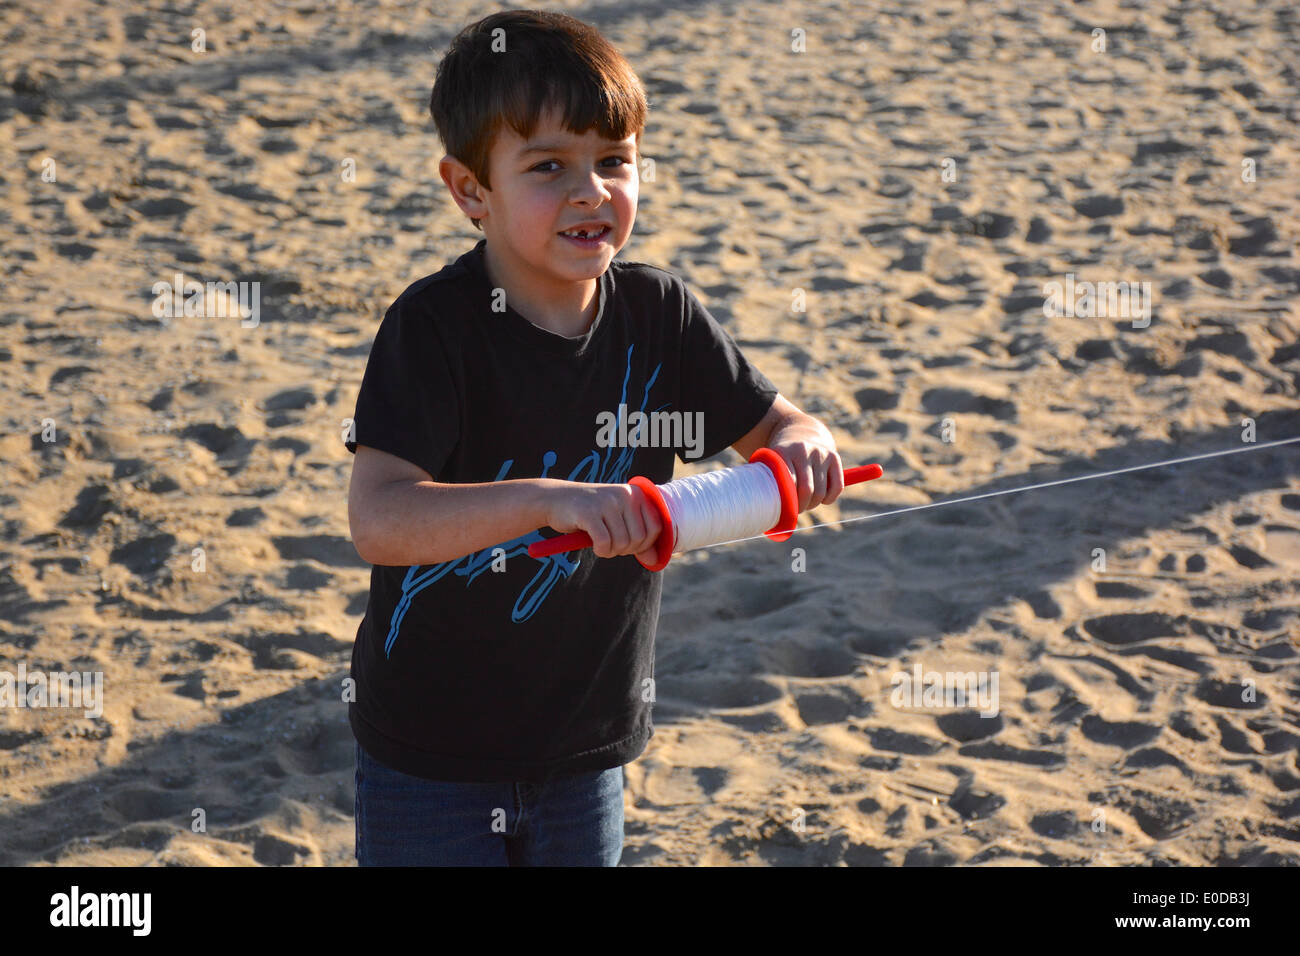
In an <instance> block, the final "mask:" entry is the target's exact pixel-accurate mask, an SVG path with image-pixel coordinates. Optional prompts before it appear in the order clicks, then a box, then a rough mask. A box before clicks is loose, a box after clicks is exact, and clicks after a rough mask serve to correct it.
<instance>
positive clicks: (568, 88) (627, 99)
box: [498, 76, 645, 141]
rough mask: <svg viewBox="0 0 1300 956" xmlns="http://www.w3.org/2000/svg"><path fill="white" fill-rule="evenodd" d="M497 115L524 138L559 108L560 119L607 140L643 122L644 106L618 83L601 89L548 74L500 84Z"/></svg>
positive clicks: (623, 136) (626, 134)
mask: <svg viewBox="0 0 1300 956" xmlns="http://www.w3.org/2000/svg"><path fill="white" fill-rule="evenodd" d="M499 106H500V109H499V111H498V115H499V116H501V118H502V120H503V121H504V122H506V123H509V124H510V126H511V128H513V129H514V131H515V132H516V133H518V134H519V135H520V136H522V137H523V138H524V139H528V138H529V137H531V136H532V135H533V133H534V132H536V129H537V125H538V123H539V121H540V120H541V118H542V117H543V116H544V115H545V114H546V112H547V111H548V110H550V109H558V110H559V112H560V117H561V119H560V122H561V125H563V126H564V127H565V128H566V129H568V130H569V131H570V132H573V133H577V134H578V135H581V134H583V133H585V132H587V130H590V129H594V130H595V131H596V133H597V134H598V135H600V136H602V137H603V138H605V139H608V140H614V141H618V140H623V139H626V138H627V137H629V136H631V135H632V134H633V133H636V132H638V131H639V130H640V129H641V127H642V126H643V125H644V122H645V116H644V110H642V109H640V108H639V107H640V104H639V103H638V102H637V99H636V97H635V96H634V95H632V94H631V93H629V92H626V91H624V90H623V89H621V88H619V87H614V86H612V87H611V88H609V89H608V90H605V89H601V88H600V87H599V86H596V85H595V84H593V83H591V82H590V80H587V79H586V78H580V77H576V76H575V77H566V76H549V77H547V78H546V80H545V81H544V82H543V83H541V84H534V85H529V86H524V85H523V84H503V87H502V93H501V102H500V104H499Z"/></svg>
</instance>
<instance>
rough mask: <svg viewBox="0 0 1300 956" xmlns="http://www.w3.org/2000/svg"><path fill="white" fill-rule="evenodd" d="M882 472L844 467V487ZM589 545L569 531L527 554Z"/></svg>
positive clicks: (584, 537)
mask: <svg viewBox="0 0 1300 956" xmlns="http://www.w3.org/2000/svg"><path fill="white" fill-rule="evenodd" d="M884 473H885V471H884V469H883V468H881V467H880V466H879V465H858V466H857V467H855V468H845V469H844V487H845V488H847V487H848V486H849V485H856V484H860V483H861V482H864V481H871V479H873V478H879V477H880V476H881V475H883V474H884ZM591 545H592V541H591V535H589V534H587V532H585V531H571V532H569V533H568V534H562V535H559V536H558V537H555V538H547V539H546V540H545V541H534V542H533V543H532V544H530V545H529V546H528V556H529V557H530V558H546V557H550V556H551V555H552V554H560V553H561V552H563V551H580V550H582V549H583V548H590V547H591Z"/></svg>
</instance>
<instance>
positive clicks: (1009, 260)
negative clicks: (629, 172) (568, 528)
mask: <svg viewBox="0 0 1300 956" xmlns="http://www.w3.org/2000/svg"><path fill="white" fill-rule="evenodd" d="M1146 6H1147V9H1146V10H1139V9H1133V8H1132V7H1131V5H1127V4H1119V3H1076V4H1064V3H1042V4H1028V5H1026V4H1022V3H1018V2H1015V0H1002V2H973V3H969V4H966V3H959V2H951V3H943V4H940V3H934V4H928V3H927V4H918V3H883V2H865V0H864V2H853V3H848V2H844V3H816V4H814V3H798V2H794V3H785V2H783V3H773V2H758V3H746V4H743V5H742V4H739V3H734V2H717V3H709V4H695V3H678V4H674V3H665V2H637V0H632V2H623V3H616V4H615V3H600V4H586V5H583V4H576V3H559V4H548V8H551V9H558V10H564V11H567V12H570V13H572V14H574V15H576V16H579V17H581V18H583V19H585V20H588V21H589V22H591V23H593V24H594V25H596V26H598V27H599V28H600V29H601V30H602V31H603V32H604V33H605V34H606V35H607V36H608V37H609V38H610V39H611V40H612V41H613V42H614V43H615V44H616V45H618V46H619V48H620V49H622V50H623V51H624V52H625V54H626V55H627V56H628V58H629V60H630V61H631V62H632V64H633V66H634V67H635V68H636V69H637V70H638V72H639V74H640V75H641V77H642V79H643V81H644V83H645V86H646V89H647V93H648V95H649V97H650V100H651V118H650V121H649V125H648V127H647V130H646V134H645V138H644V141H643V152H644V154H645V155H646V156H648V157H650V158H652V159H654V160H655V170H654V171H655V176H654V180H653V181H647V182H644V183H643V184H642V187H641V203H640V212H639V216H638V219H637V223H636V227H635V230H634V233H633V237H632V240H631V242H630V243H629V245H628V246H627V247H626V248H625V249H624V250H623V251H622V253H621V256H622V258H625V259H633V260H640V261H645V262H649V263H653V264H655V265H659V266H662V267H664V268H668V269H670V270H673V271H674V272H676V273H678V274H679V275H681V276H682V277H683V278H684V279H685V280H686V281H687V282H688V283H689V285H690V287H691V288H692V289H693V290H694V291H695V292H696V293H697V294H698V295H699V296H700V298H701V300H702V301H703V302H704V303H705V304H706V305H707V306H708V308H709V309H710V311H711V312H712V313H713V314H714V315H715V316H717V317H718V319H719V320H720V321H721V322H722V323H723V324H724V326H725V327H726V328H727V329H728V330H729V331H730V332H731V334H732V335H733V336H734V337H735V338H736V339H737V341H738V342H739V343H740V344H741V346H742V348H743V349H744V351H745V353H746V355H747V356H748V357H749V358H750V359H751V361H753V362H754V363H755V364H756V365H758V366H759V367H760V368H761V369H762V370H763V371H764V372H765V373H766V374H767V375H768V376H769V377H770V378H771V379H772V380H773V381H774V382H775V383H776V384H777V385H778V387H779V388H780V389H781V391H782V392H783V393H784V394H785V395H786V396H787V397H789V398H790V399H791V400H792V401H794V402H795V404H797V405H798V406H799V407H801V408H803V409H804V410H806V411H808V412H810V413H812V414H814V415H817V416H818V417H820V418H821V419H822V420H823V421H825V422H826V423H827V425H828V426H829V427H830V428H831V430H832V431H833V433H834V435H835V437H836V440H837V442H838V443H839V449H840V452H841V455H842V457H843V459H844V461H845V463H846V464H862V463H867V462H873V461H878V462H880V463H881V464H882V465H883V466H884V470H885V475H884V477H883V478H882V479H880V480H878V481H875V482H871V483H870V484H867V485H863V486H858V487H856V488H853V489H850V490H849V491H847V492H846V493H845V494H844V495H843V496H842V497H841V498H840V499H839V501H837V502H836V503H835V504H833V505H830V506H826V507H823V508H819V509H817V510H815V511H813V512H810V513H806V514H805V515H803V516H802V521H803V522H804V524H805V525H807V524H812V523H813V522H818V523H822V522H829V521H834V520H836V519H849V518H860V519H865V518H866V517H867V516H870V515H873V514H876V513H878V512H882V511H889V510H893V509H898V508H904V507H908V506H911V505H919V504H925V503H930V502H937V501H941V500H945V499H948V498H952V497H960V496H969V495H979V494H984V493H987V492H992V491H1000V490H1005V489H1011V488H1017V487H1022V486H1026V485H1030V484H1035V483H1039V482H1047V481H1053V480H1058V479H1062V478H1068V477H1077V476H1082V475H1086V474H1093V473H1101V472H1105V471H1111V470H1116V469H1123V468H1129V467H1132V466H1136V465H1141V464H1146V463H1154V462H1160V461H1165V460H1169V459H1175V458H1180V457H1185V456H1190V455H1196V454H1201V453H1207V452H1215V451H1226V450H1229V449H1237V450H1242V452H1241V453H1239V454H1232V455H1230V456H1225V457H1220V458H1214V459H1208V460H1201V461H1197V462H1192V463H1186V464H1182V465H1178V466H1173V467H1165V468H1158V469H1150V470H1144V471H1138V472H1132V473H1126V474H1122V475H1116V476H1111V477H1107V478H1102V479H1098V480H1091V481H1084V482H1076V483H1071V484H1066V485H1059V486H1054V487H1050V488H1043V489H1038V490H1033V491H1028V492H1024V493H1021V494H1013V495H1001V496H996V497H992V498H986V499H982V500H979V501H973V502H970V503H966V504H957V505H953V506H951V507H941V508H934V509H929V510H924V511H917V512H912V513H908V514H900V515H894V516H889V517H880V518H875V519H872V520H859V521H856V522H850V523H845V524H839V525H832V526H828V527H821V528H818V529H815V530H810V531H807V532H806V533H799V534H796V535H795V536H794V537H793V538H792V539H791V540H790V541H788V542H786V543H784V544H777V543H774V542H770V541H767V540H757V541H750V542H745V543H742V544H737V545H729V546H725V547H719V548H714V549H710V550H706V551H700V552H693V553H689V554H685V555H679V556H678V557H676V558H674V560H673V562H672V563H671V564H670V565H669V567H668V568H667V569H666V570H665V571H664V572H663V574H664V576H665V579H664V597H663V610H662V617H661V622H660V627H659V634H658V644H657V654H656V679H657V687H656V693H657V703H656V708H655V720H656V727H657V733H656V735H655V736H654V738H653V739H652V740H651V742H650V744H649V747H648V749H647V750H646V752H645V754H644V755H643V756H642V757H641V758H640V759H638V760H637V761H635V762H634V763H632V764H630V765H629V766H628V767H627V768H626V774H627V777H626V779H627V788H626V794H625V796H626V812H627V823H626V833H627V846H626V850H625V853H624V858H623V861H624V863H625V864H628V865H692V864H711V865H793V866H819V865H841V864H844V865H956V864H973V865H997V864H1007V863H1011V864H1023V863H1041V864H1047V865H1118V864H1143V865H1146V864H1153V863H1175V864H1189V865H1225V864H1288V865H1295V864H1297V863H1300V765H1298V763H1297V760H1298V754H1300V749H1298V748H1300V703H1298V702H1297V697H1298V695H1300V669H1298V668H1297V654H1298V653H1300V651H1298V648H1297V643H1298V642H1300V573H1298V572H1300V444H1295V445H1288V446H1282V447H1277V448H1271V449H1259V450H1254V449H1250V450H1246V449H1249V448H1250V445H1251V442H1250V441H1249V439H1250V438H1253V439H1254V444H1255V445H1262V444H1265V443H1267V442H1270V441H1277V440H1281V439H1286V438H1290V437H1296V436H1300V411H1298V410H1297V409H1298V403H1297V389H1298V387H1300V344H1298V342H1300V306H1298V305H1297V293H1298V292H1300V267H1298V263H1297V255H1296V254H1297V233H1298V229H1297V209H1298V208H1300V192H1298V191H1297V189H1296V187H1295V184H1296V183H1297V182H1298V181H1300V158H1298V156H1297V134H1296V129H1297V96H1296V89H1297V86H1298V78H1297V70H1298V68H1300V67H1298V61H1300V52H1298V51H1300V18H1298V17H1297V14H1296V12H1295V9H1294V6H1293V5H1292V4H1290V3H1287V2H1285V0H1263V2H1260V3H1258V4H1254V5H1251V8H1250V9H1248V10H1246V9H1242V8H1241V6H1240V5H1238V4H1232V3H1227V2H1225V0H1214V2H1203V3H1196V4H1176V3H1165V2H1153V3H1150V4H1148V5H1146ZM427 7H428V5H427V4H408V3H401V4H399V3H351V2H347V0H344V2H341V3H337V4H319V5H310V4H309V5H293V4H288V3H275V4H271V3H267V4H230V5H225V4H208V3H192V4H185V5H180V6H178V5H175V4H161V3H156V2H137V3H125V2H121V0H113V2H108V3H95V4H92V3H55V2H47V0H40V2H37V0H15V2H13V3H10V4H8V5H6V7H5V9H4V10H3V11H0V35H2V36H3V38H4V42H3V44H0V80H2V82H0V164H2V165H3V168H4V169H5V170H7V173H6V174H5V175H4V176H3V178H2V179H0V208H2V209H3V210H4V217H3V221H2V222H0V249H2V250H3V263H4V270H5V282H4V283H3V286H2V287H0V373H3V374H0V407H2V408H3V413H2V414H3V417H4V422H5V427H4V429H3V432H2V433H0V495H2V496H3V497H2V498H0V521H2V522H3V523H2V526H0V532H2V533H0V670H4V671H9V672H15V671H16V670H17V669H18V667H19V666H20V665H21V666H23V667H25V668H26V669H27V670H28V671H54V670H62V671H67V670H78V671H88V672H96V671H97V672H102V674H103V679H104V708H103V715H102V717H100V718H92V717H85V716H83V714H82V712H81V711H78V710H72V709H66V708H65V709H53V708H46V709H31V708H16V707H4V708H0V863H4V864H9V865H46V864H94V865H100V864H106V865H207V864H213V865H221V864H254V863H257V864H266V865H286V864H298V865H353V864H354V862H355V861H354V859H353V856H352V853H353V820H352V812H353V796H354V793H353V769H354V752H353V739H352V735H351V731H350V729H349V727H348V724H347V719H346V706H345V705H344V704H343V703H342V701H341V692H340V686H341V681H342V680H343V678H344V677H345V676H346V674H347V666H348V660H349V656H350V651H351V644H352V640H353V638H354V636H355V633H356V628H357V625H358V624H359V622H360V616H361V614H362V612H363V610H364V607H365V602H366V593H367V586H368V579H369V572H368V566H367V565H366V564H365V563H364V562H362V561H361V560H360V558H359V557H358V556H357V554H356V552H355V550H354V549H353V547H352V544H351V542H350V539H349V532H348V523H347V509H346V491H347V484H348V478H349V474H350V469H351V461H352V459H351V456H350V455H349V454H348V453H347V451H346V449H345V448H344V447H343V445H342V432H343V428H344V420H345V419H346V418H347V417H348V416H350V415H351V414H352V412H353V409H354V403H355V399H356V394H357V389H358V387H359V385H360V381H361V374H362V371H363V369H364V367H365V361H366V356H367V354H368V352H369V346H370V342H371V339H372V337H373V335H374V332H375V330H376V328H377V326H378V323H379V320H380V318H381V317H382V315H383V312H384V310H385V308H386V307H387V306H388V304H389V303H390V302H391V301H392V300H393V299H394V298H395V297H396V296H397V295H398V294H399V293H400V292H401V291H402V290H403V289H404V288H406V286H408V285H409V284H410V283H411V282H413V281H415V280H417V279H419V278H421V277H422V276H425V275H428V274H430V273H432V272H436V271H437V270H438V269H439V268H441V267H442V265H443V264H445V263H447V262H449V261H451V260H453V259H455V258H456V257H457V256H459V255H460V254H461V253H462V252H464V251H465V250H467V249H468V248H469V247H470V246H471V245H472V244H473V243H474V242H475V241H476V240H477V238H478V235H479V234H478V233H476V232H475V231H474V230H473V228H472V227H471V226H470V225H469V223H468V222H467V221H466V220H464V218H463V217H462V216H461V214H460V213H459V212H458V211H457V210H456V209H455V207H454V205H453V204H452V203H451V201H450V199H449V198H448V197H447V195H446V190H445V188H444V187H443V185H442V183H441V181H440V180H439V179H438V176H437V170H436V166H437V160H438V158H439V156H440V155H441V150H440V147H439V143H438V141H437V139H436V137H435V135H434V134H433V131H432V125H431V122H430V120H429V117H428V114H427V108H426V104H427V99H428V94H429V88H430V84H431V82H432V78H433V71H434V68H435V66H436V57H437V53H435V52H434V51H441V50H442V49H444V48H445V46H446V43H447V42H448V41H449V40H450V38H451V37H452V36H453V35H454V34H455V32H456V31H457V30H459V29H460V28H461V27H462V26H464V25H465V24H466V23H468V22H469V21H470V20H472V19H474V18H477V17H479V16H482V15H485V14H486V13H488V12H490V9H497V8H484V7H483V6H482V5H480V4H471V3H465V2H459V0H458V2H449V3H445V4H438V5H437V7H438V8H439V13H438V14H437V15H436V16H435V15H433V14H431V13H430V12H429V11H428V9H427ZM196 27H201V28H203V29H204V30H205V31H206V44H207V48H206V52H203V53H196V52H193V51H192V50H191V35H192V34H191V31H192V30H193V29H194V28H196ZM1094 28H1102V29H1104V30H1105V31H1106V33H1105V40H1106V48H1105V50H1104V51H1100V50H1096V49H1094V45H1095V41H1094V37H1093V34H1092V31H1093V30H1094ZM792 30H801V31H803V34H802V36H803V38H804V39H805V41H806V52H802V53H799V52H794V51H792V50H791V43H792V34H791V31H792ZM948 159H951V160H952V161H953V162H952V163H951V164H946V163H945V160H948ZM349 161H351V167H349V166H348V163H349ZM1248 161H1253V162H1248ZM1243 163H1245V165H1243ZM1252 166H1253V168H1254V181H1246V180H1249V179H1250V177H1249V176H1247V177H1246V180H1243V170H1249V168H1251V167H1252ZM347 168H355V178H354V179H353V180H352V181H348V180H347V179H346V178H345V177H344V176H343V175H342V173H343V172H344V171H345V170H346V169H347ZM945 169H947V170H951V171H952V172H953V173H955V180H954V179H953V177H952V176H948V177H945V176H944V171H945ZM51 178H52V180H53V181H50V180H51ZM177 272H181V273H183V274H184V275H185V277H186V278H187V279H197V280H198V281H204V282H206V281H218V282H227V281H259V282H261V283H262V285H261V317H260V322H259V324H258V325H257V326H256V327H253V328H247V327H244V326H243V325H242V324H241V322H240V321H239V319H238V318H236V317H228V318H212V317H195V316H190V317H184V316H179V317H176V318H174V319H171V320H168V321H163V320H161V319H160V318H158V317H156V316H155V315H154V314H152V311H151V303H152V300H153V295H152V293H151V289H152V288H153V286H154V284H155V283H157V282H169V281H172V278H173V276H174V275H175V274H176V273H177ZM1067 277H1072V279H1067ZM1067 281H1076V282H1079V283H1082V282H1119V281H1126V282H1133V283H1138V284H1139V286H1140V285H1141V284H1142V283H1149V287H1145V286H1144V287H1143V288H1149V289H1150V292H1151V300H1150V302H1151V309H1150V313H1149V325H1147V326H1146V327H1140V324H1139V323H1135V322H1134V321H1132V320H1131V317H1128V316H1116V315H1114V314H1108V315H1104V316H1100V317H1090V316H1088V315H1087V314H1086V310H1079V309H1075V310H1073V311H1074V313H1075V314H1072V315H1070V316H1067V317H1050V318H1049V317H1047V316H1046V315H1045V314H1044V309H1043V302H1044V287H1045V285H1046V284H1047V283H1050V282H1059V283H1062V284H1064V283H1066V282H1067ZM795 290H803V291H804V294H805V295H806V311H794V310H792V302H793V299H794V295H795ZM1080 311H1082V312H1083V313H1084V314H1082V315H1080V314H1079V313H1080ZM1076 316H1078V317H1076ZM1135 325H1138V326H1139V327H1135ZM1243 420H1249V422H1250V423H1251V424H1250V425H1245V426H1244V425H1243ZM1252 425H1253V429H1254V434H1253V435H1252V434H1251V433H1250V431H1249V429H1250V427H1252ZM51 437H52V438H53V439H54V440H52V441H46V440H44V439H45V438H51ZM739 463H740V458H739V457H738V456H737V455H736V454H735V453H734V452H732V451H730V450H728V451H726V452H724V453H723V454H722V455H720V456H718V457H717V458H715V459H713V460H712V461H710V462H706V463H703V464H702V465H699V464H696V465H691V466H687V467H679V471H678V475H679V476H680V475H684V474H689V473H692V472H693V471H696V470H699V469H700V468H711V467H718V466H719V465H733V464H739ZM795 548H799V549H802V553H801V554H795V553H793V549H795ZM1103 559H1104V565H1103V564H1102V563H1101V562H1102V560H1103ZM801 562H802V566H803V567H804V568H805V569H804V570H795V568H796V567H799V566H800V564H801ZM1103 568H1104V569H1103ZM918 668H919V671H918ZM917 673H920V674H921V675H922V680H923V681H924V680H925V678H926V675H930V674H937V675H940V677H939V679H948V678H949V677H950V676H951V675H957V674H971V675H974V676H975V677H976V678H982V679H986V680H988V681H990V683H989V684H988V685H987V687H988V688H989V689H990V690H991V687H992V684H991V681H992V680H993V679H994V678H996V680H997V692H998V699H997V701H996V715H995V716H993V717H981V716H979V714H978V713H977V710H978V707H977V706H974V705H972V704H971V702H970V701H966V702H965V703H964V704H962V703H958V702H956V701H949V700H943V701H940V702H939V704H938V705H936V703H935V701H926V700H924V699H923V698H922V699H919V700H913V699H912V698H911V697H910V696H909V697H907V698H906V699H905V700H903V701H901V702H900V701H899V700H898V699H897V697H896V693H895V692H896V691H897V690H899V689H900V678H899V675H915V674H917ZM950 703H951V706H949V704H950ZM196 809H200V810H201V811H202V814H201V815H198V816H196V814H195V810H196ZM198 822H202V824H203V826H198Z"/></svg>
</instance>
